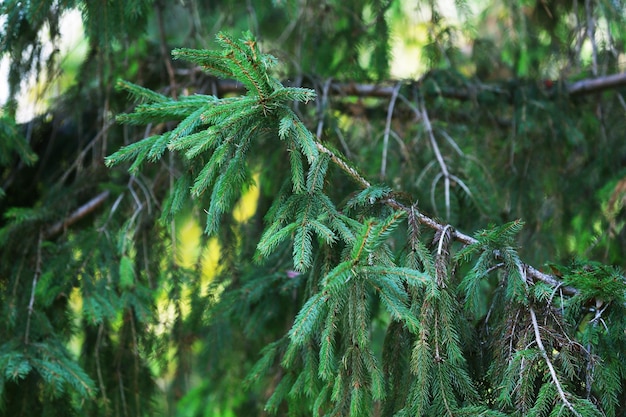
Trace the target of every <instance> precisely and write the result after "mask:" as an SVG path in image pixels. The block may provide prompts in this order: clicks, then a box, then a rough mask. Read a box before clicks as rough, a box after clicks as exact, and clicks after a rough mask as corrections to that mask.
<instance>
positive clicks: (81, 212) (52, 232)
mask: <svg viewBox="0 0 626 417" xmlns="http://www.w3.org/2000/svg"><path fill="white" fill-rule="evenodd" d="M109 194H110V192H109V191H103V192H101V193H100V194H98V195H97V196H95V197H94V198H92V199H91V200H89V201H87V202H86V203H85V204H83V205H82V206H80V207H78V208H77V209H76V210H74V211H73V212H72V213H71V214H70V215H69V216H67V217H66V218H64V219H62V220H59V221H58V222H56V223H55V224H53V225H52V226H50V227H49V228H48V229H47V230H46V232H45V234H44V238H45V239H50V238H52V237H54V236H56V235H58V234H59V233H61V232H62V231H63V230H65V229H66V228H68V227H69V226H71V225H73V224H74V223H76V222H77V221H79V220H81V219H83V218H84V217H85V216H87V215H88V214H90V213H92V212H93V211H95V210H96V209H97V208H98V207H100V206H101V205H102V204H103V203H104V201H105V200H106V199H107V198H108V197H109Z"/></svg>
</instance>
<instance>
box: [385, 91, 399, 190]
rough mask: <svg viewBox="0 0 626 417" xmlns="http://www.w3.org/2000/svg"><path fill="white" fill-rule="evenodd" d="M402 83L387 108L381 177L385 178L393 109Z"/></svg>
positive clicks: (393, 93)
mask: <svg viewBox="0 0 626 417" xmlns="http://www.w3.org/2000/svg"><path fill="white" fill-rule="evenodd" d="M400 87H402V84H401V83H396V85H395V87H394V88H393V92H392V93H391V100H389V108H388V109H387V121H386V122H385V133H384V135H383V155H382V163H381V166H380V178H381V179H384V178H385V175H386V174H387V150H388V147H389V132H390V131H391V119H392V118H393V109H394V108H395V106H396V99H397V98H398V93H399V92H400Z"/></svg>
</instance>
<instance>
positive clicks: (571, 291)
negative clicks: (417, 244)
mask: <svg viewBox="0 0 626 417" xmlns="http://www.w3.org/2000/svg"><path fill="white" fill-rule="evenodd" d="M316 146H317V149H318V150H319V151H320V152H322V153H325V154H327V155H328V156H330V160H331V161H332V162H333V163H334V164H335V165H337V167H339V168H340V169H341V170H342V171H344V172H345V173H346V174H348V176H350V178H352V179H353V180H354V181H355V182H356V183H358V184H359V185H360V186H361V187H362V188H369V187H371V183H370V182H369V181H368V180H366V179H365V177H363V176H362V175H361V174H360V173H359V172H358V171H357V170H356V169H355V168H353V167H352V166H350V165H349V164H348V163H346V162H345V161H344V160H343V159H342V158H340V157H339V156H337V155H336V154H335V152H333V151H331V150H330V149H328V148H327V147H326V146H324V145H323V144H322V143H321V142H319V141H316ZM381 202H383V203H384V204H386V205H388V206H389V207H391V208H394V209H398V210H403V211H405V212H406V213H407V214H408V215H409V216H411V218H414V219H415V220H416V221H417V222H418V223H420V224H423V225H424V226H426V227H428V228H430V229H433V230H435V231H436V232H440V233H442V232H444V231H445V230H446V228H447V227H450V225H447V224H443V223H439V222H438V221H436V220H435V219H433V218H431V217H428V216H427V215H425V214H423V213H421V212H420V211H418V210H417V209H416V208H415V207H409V206H406V205H405V204H403V203H401V202H399V201H398V200H397V199H395V198H393V197H389V198H385V199H383V200H381ZM450 235H451V237H452V239H454V240H456V241H457V242H460V243H462V244H464V245H474V244H477V243H478V240H477V239H475V238H473V237H471V236H469V235H466V234H465V233H462V232H459V231H458V230H456V229H454V228H453V229H452V231H451V233H450ZM496 259H500V256H499V255H498V254H496ZM521 267H522V268H523V270H524V271H525V272H526V276H527V277H529V278H531V279H532V280H533V281H541V282H544V283H546V284H548V285H550V286H552V287H555V288H556V287H559V288H560V289H561V290H562V292H563V294H565V295H576V294H578V290H577V289H576V288H574V287H570V286H564V285H563V283H562V282H561V281H560V280H559V279H558V278H557V277H555V276H554V275H550V274H546V273H543V272H541V271H539V270H538V269H536V268H534V267H533V266H532V265H528V264H525V263H522V265H521Z"/></svg>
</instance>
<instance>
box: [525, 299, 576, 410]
mask: <svg viewBox="0 0 626 417" xmlns="http://www.w3.org/2000/svg"><path fill="white" fill-rule="evenodd" d="M529 313H530V319H531V320H532V322H533V329H534V331H535V342H536V343H537V347H538V348H539V352H540V353H541V356H542V357H543V360H544V361H545V362H546V365H547V366H548V370H549V371H550V377H551V378H552V382H554V385H555V387H556V390H557V392H558V393H559V397H561V401H563V404H564V405H565V406H566V407H567V409H568V410H570V411H571V412H572V414H574V415H576V416H577V417H582V415H581V414H580V413H579V412H578V411H576V409H575V408H574V406H573V405H572V403H570V402H569V400H568V399H567V397H566V396H565V392H564V391H563V387H562V386H561V382H559V378H558V376H557V374H556V371H555V370H554V366H553V365H552V362H551V361H550V358H549V357H548V354H547V353H546V348H545V347H544V346H543V342H542V341H541V334H540V333H539V323H537V316H536V314H535V309H534V308H532V307H530V308H529Z"/></svg>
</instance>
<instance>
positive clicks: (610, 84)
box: [567, 73, 626, 95]
mask: <svg viewBox="0 0 626 417" xmlns="http://www.w3.org/2000/svg"><path fill="white" fill-rule="evenodd" d="M624 85H626V73H621V74H612V75H607V76H604V77H598V78H587V79H585V80H580V81H577V82H575V83H572V84H570V85H568V87H567V92H568V93H569V94H570V95H582V94H589V93H599V92H601V91H604V90H608V89H611V88H616V87H622V86H624Z"/></svg>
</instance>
